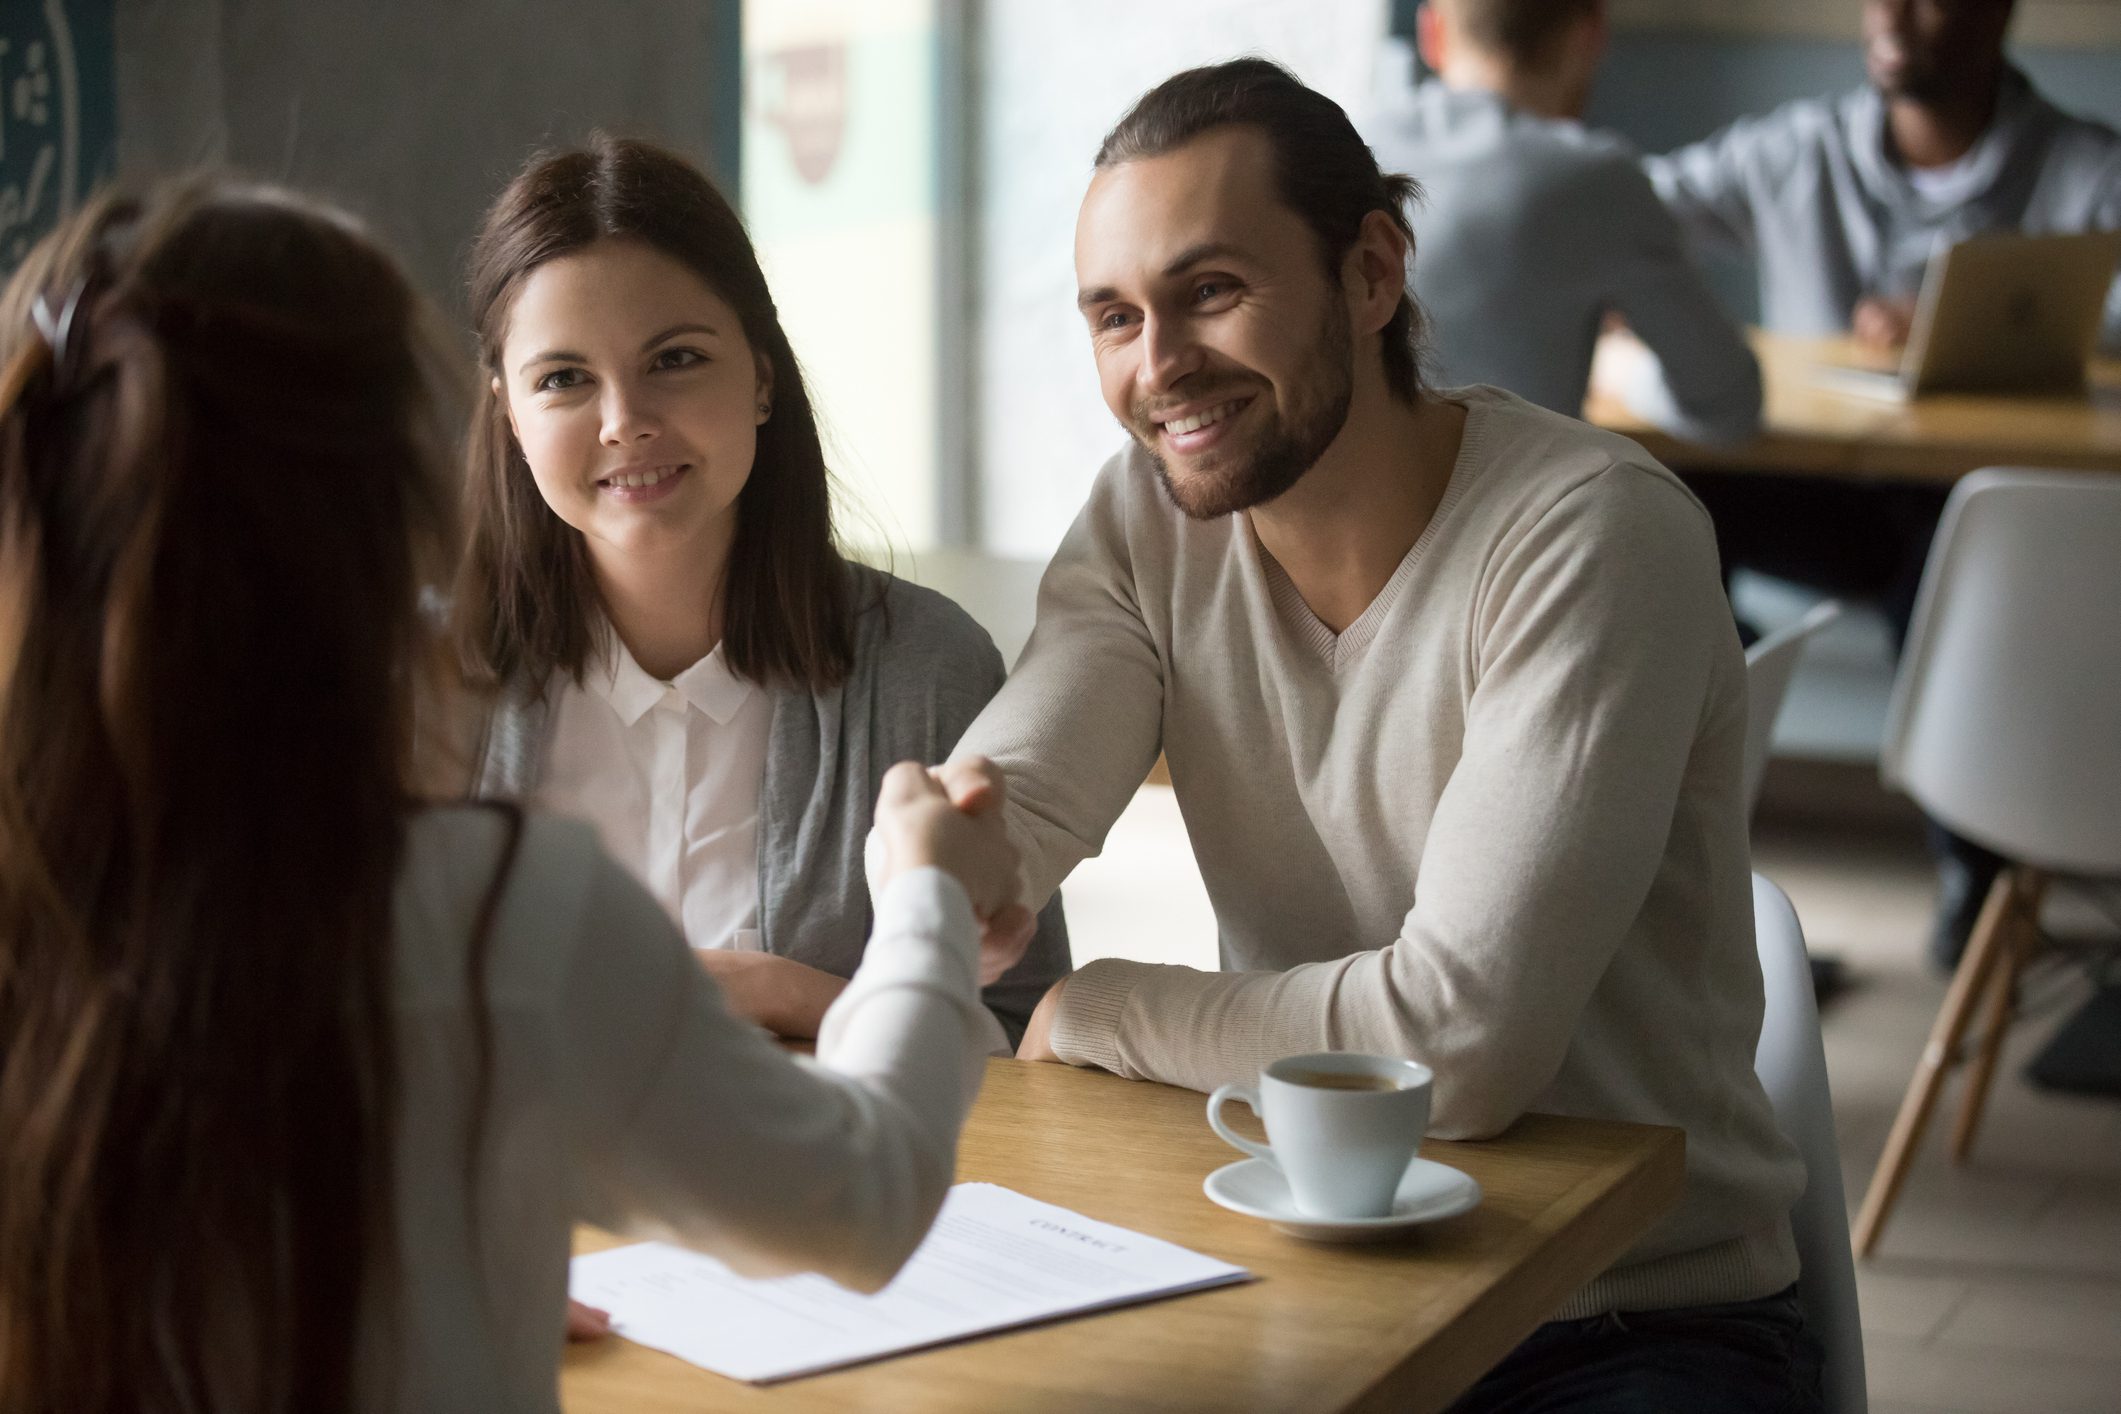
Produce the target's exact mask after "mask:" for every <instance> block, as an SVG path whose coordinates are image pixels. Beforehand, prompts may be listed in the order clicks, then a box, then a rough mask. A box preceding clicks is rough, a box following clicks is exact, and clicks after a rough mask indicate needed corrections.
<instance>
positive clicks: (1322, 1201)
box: [1208, 1051, 1436, 1218]
mask: <svg viewBox="0 0 2121 1414" xmlns="http://www.w3.org/2000/svg"><path fill="white" fill-rule="evenodd" d="M1435 1080H1436V1077H1435V1074H1434V1073H1433V1072H1432V1071H1430V1069H1429V1068H1428V1067H1427V1066H1425V1065H1423V1064H1422V1063H1421V1062H1419V1061H1410V1060H1401V1059H1399V1058H1398V1057H1396V1056H1371V1055H1363V1054H1362V1053H1360V1052H1357V1051H1318V1052H1314V1053H1312V1054H1310V1055H1302V1056H1284V1057H1282V1058H1281V1059H1280V1060H1278V1061H1275V1062H1274V1063H1273V1064H1272V1065H1269V1066H1268V1067H1267V1068H1266V1069H1265V1070H1262V1071H1261V1072H1260V1073H1259V1084H1258V1086H1257V1087H1254V1086H1251V1085H1225V1086H1223V1087H1221V1088H1220V1089H1218V1090H1217V1091H1216V1092H1215V1093H1214V1094H1212V1095H1210V1096H1209V1097H1208V1123H1209V1124H1210V1125H1211V1126H1213V1128H1214V1130H1215V1132H1216V1133H1217V1134H1219V1135H1221V1136H1222V1138H1223V1139H1224V1141H1225V1142H1227V1143H1229V1144H1231V1145H1233V1146H1234V1147H1236V1148H1238V1149H1242V1150H1243V1151H1244V1152H1245V1153H1247V1154H1250V1155H1252V1156H1253V1157H1255V1158H1259V1159H1264V1160H1266V1161H1267V1162H1268V1163H1270V1164H1272V1165H1274V1166H1275V1167H1276V1168H1277V1169H1280V1170H1281V1173H1282V1177H1283V1178H1285V1179H1286V1180H1287V1181H1288V1184H1289V1195H1290V1197H1291V1198H1292V1199H1294V1200H1295V1203H1296V1208H1297V1211H1298V1212H1300V1213H1302V1214H1303V1215H1304V1216H1305V1217H1312V1218H1381V1217H1384V1216H1386V1215H1387V1214H1389V1213H1390V1212H1391V1211H1392V1197H1393V1195H1394V1194H1395V1193H1396V1192H1397V1191H1398V1189H1399V1181H1400V1179H1402V1178H1404V1177H1405V1176H1406V1172H1407V1166H1408V1165H1409V1164H1411V1163H1412V1162H1413V1161H1414V1155H1415V1154H1416V1153H1417V1152H1418V1151H1419V1150H1420V1149H1421V1137H1422V1135H1423V1134H1424V1133H1425V1132H1427V1130H1428V1127H1429V1100H1430V1094H1431V1091H1432V1090H1433V1089H1434V1086H1435ZM1231 1100H1241V1101H1243V1102H1244V1103H1245V1104H1246V1105H1248V1106H1250V1107H1251V1109H1252V1112H1253V1113H1254V1114H1256V1115H1258V1116H1259V1117H1260V1118H1261V1119H1262V1120H1264V1121H1265V1122H1266V1126H1267V1139H1268V1141H1269V1142H1268V1143H1266V1144H1256V1143H1254V1142H1253V1141H1252V1140H1250V1139H1247V1138H1245V1137H1244V1136H1243V1135H1241V1134H1236V1133H1233V1132H1232V1131H1231V1129H1230V1127H1229V1126H1228V1125H1226V1124H1224V1123H1223V1118H1222V1107H1223V1106H1224V1105H1225V1104H1226V1103H1228V1102H1229V1101H1231Z"/></svg>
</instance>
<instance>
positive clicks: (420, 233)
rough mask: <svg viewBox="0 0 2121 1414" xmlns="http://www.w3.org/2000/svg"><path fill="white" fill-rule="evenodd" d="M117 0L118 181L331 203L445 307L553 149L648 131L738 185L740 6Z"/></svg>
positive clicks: (455, 301) (729, 1)
mask: <svg viewBox="0 0 2121 1414" xmlns="http://www.w3.org/2000/svg"><path fill="white" fill-rule="evenodd" d="M9 3H15V0H9ZM116 4H117V25H116V31H117V50H118V62H117V78H118V157H119V164H120V169H121V171H122V172H123V173H125V174H126V175H127V176H141V175H159V174H161V173H165V172H170V171H176V170H182V169H185V168H187V167H191V166H195V165H198V164H201V163H206V164H212V165H221V166H228V167H232V168H235V169H236V170H238V171H241V172H244V173H247V174H249V175H252V176H257V177H261V178H266V179H270V180H274V181H281V182H286V183H289V184H291V185H294V186H297V187H302V188H305V189H308V190H313V191H316V192H320V193H322V194H325V195H328V196H331V197H333V198H335V199H337V200H339V201H341V202H343V203H344V204H346V205H347V206H349V207H351V208H353V209H354V210H355V211H356V212H358V213H359V214H361V215H362V216H364V217H366V218H367V219H368V220H369V221H370V222H372V223H373V224H374V225H375V227H376V228H377V230H378V231H379V232H380V233H381V234H382V235H383V237H384V238H385V239H386V240H387V241H388V242H389V243H390V244H391V245H392V246H393V247H394V248H395V249H396V250H397V251H398V252H399V253H400V255H401V256H402V257H403V258H404V259H405V261H406V263H407V264H408V265H409V266H410V268H411V269H412V271H413V274H414V277H415V278H416V279H417V280H418V281H419V282H420V283H421V284H422V285H423V286H424V287H425V288H426V289H427V291H428V293H429V295H430V296H432V297H433V298H435V299H436V300H437V301H439V302H440V303H441V304H442V305H443V307H444V308H446V309H450V310H455V309H457V308H459V307H460V306H461V298H460V296H459V291H458V287H459V284H460V281H461V269H460V266H461V262H462V257H463V252H464V250H465V247H466V245H467V244H468V242H469V240H470V237H471V235H472V232H473V230H474V228H475V226H476V223H477V221H478V218H479V215H480V213H481V212H482V211H483V210H484V208H485V206H486V204H487V203H488V202H489V201H491V200H492V198H493V195H494V194H495V192H496V191H498V190H499V188H500V187H501V185H502V184H503V183H504V182H505V181H506V180H507V179H508V177H509V176H510V175H511V174H512V173H513V172H514V171H515V170H516V169H517V168H518V167H519V166H521V164H522V162H523V159H524V158H525V157H526V156H528V155H529V154H530V152H531V151H533V150H534V149H536V148H538V147H540V146H547V145H553V144H565V143H571V142H577V141H579V140H581V139H582V138H583V137H585V136H586V135H587V134H588V133H589V132H590V131H591V130H592V129H595V128H598V127H603V128H607V129H610V130H613V131H618V132H624V133H629V134H637V135H641V136H645V137H650V138H654V139H656V140H658V141H661V142H664V143H667V144H669V145H670V146H672V147H675V148H677V149H679V150H680V151H683V152H685V153H686V154H688V155H689V156H691V157H692V158H693V159H694V160H696V161H698V162H700V163H701V164H702V165H704V166H706V167H708V168H709V169H710V170H715V171H717V174H718V176H720V177H721V178H722V180H723V181H724V182H725V183H727V184H728V185H729V187H730V189H731V190H732V191H733V190H734V178H735V171H734V152H735V146H734V144H735V134H736V129H737V122H736V119H737V115H738V112H739V108H738V103H737V97H736V95H737V93H738V91H739V87H740V85H739V74H740V58H739V45H738V36H739V32H740V23H741V21H740V16H741V7H740V5H739V4H738V0H628V3H626V4H623V5H593V6H586V7H585V6H584V5H582V4H580V3H578V0H447V3H437V0H364V3H362V4H359V5H344V4H323V3H315V0H184V3H182V4H170V3H164V0H116Z"/></svg>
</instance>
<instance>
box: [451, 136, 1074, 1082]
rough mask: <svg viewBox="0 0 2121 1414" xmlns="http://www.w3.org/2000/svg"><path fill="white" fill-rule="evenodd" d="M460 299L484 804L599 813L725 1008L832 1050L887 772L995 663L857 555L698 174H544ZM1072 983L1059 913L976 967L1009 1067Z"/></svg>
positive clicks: (935, 755) (623, 169) (759, 307)
mask: <svg viewBox="0 0 2121 1414" xmlns="http://www.w3.org/2000/svg"><path fill="white" fill-rule="evenodd" d="M470 286H471V291H470V293H471V315H472V320H473V323H474V325H475V327H476V329H477V332H478V338H479V347H480V351H481V357H482V361H483V363H484V365H485V370H486V373H487V377H488V384H489V389H490V393H491V397H490V399H488V400H487V402H486V405H485V406H484V407H482V408H480V409H479V410H478V411H476V412H475V413H474V416H473V424H472V431H471V451H470V469H469V486H468V490H469V496H470V516H469V519H470V536H471V540H470V551H469V553H468V555H467V556H466V558H465V562H464V566H463V572H462V577H461V578H460V580H459V582H458V586H457V593H456V598H455V602H456V606H457V614H458V632H459V643H460V650H461V652H462V655H463V658H464V660H465V663H466V666H467V669H468V671H469V675H470V677H471V679H472V681H473V682H474V683H475V684H476V685H477V686H479V687H481V688H482V689H485V690H486V691H487V692H489V693H490V694H492V701H493V703H494V705H493V708H492V711H491V713H490V715H489V716H488V718H487V720H486V722H485V727H484V731H483V733H482V734H481V736H480V740H479V742H478V745H477V746H476V747H475V748H474V750H473V753H472V754H473V758H474V781H473V793H474V794H476V795H480V796H488V797H492V796H501V797H507V798H514V799H521V800H526V801H531V802H535V803H536V804H538V805H539V806H541V807H545V808H549V809H553V810H556V811H560V812H562V813H566V814H571V815H575V816H578V817H580V818H583V819H586V820H589V821H590V822H591V823H593V824H594V825H595V826H596V827H597V831H598V833H599V835H600V836H601V837H602V839H603V842H604V845H605V848H607V849H608V850H610V851H611V852H612V854H613V856H614V857H615V858H617V859H619V860H620V861H621V862H622V863H624V864H625V865H626V866H627V867H628V868H629V869H631V870H632V871H633V872H634V874H635V876H636V877H637V878H639V879H640V880H641V881H642V882H643V883H644V884H645V885H646V886H647V887H648V889H649V891H650V892H651V893H653V894H654V895H655V896H656V898H657V899H658V900H659V901H660V902H661V903H662V904H663V907H664V908H665V910H666V911H668V912H669V913H670V915H671V916H672V917H673V918H674V919H676V920H678V922H679V924H680V926H681V927H682V928H683V930H684V933H685V936H686V938H687V940H688V941H690V942H691V943H692V945H693V946H694V947H695V948H696V949H698V950H699V957H700V960H701V963H702V964H703V965H704V966H706V967H707V968H708V970H709V971H711V972H713V973H714V975H715V976H716V977H717V979H718V980H720V981H721V983H722V984H723V986H724V988H725V989H726V991H727V993H728V995H729V997H730V1002H731V1005H732V1006H733V1007H734V1008H735V1009H736V1010H738V1011H739V1012H741V1013H743V1014H744V1015H747V1016H749V1017H751V1018H752V1019H754V1020H756V1021H759V1022H760V1023H762V1024H764V1025H766V1026H767V1027H769V1028H771V1029H772V1030H774V1031H776V1032H778V1033H779V1034H781V1035H784V1036H796V1037H802V1036H810V1035H814V1034H816V1027H817V1023H818V1019H819V1017H820V1016H821V1015H822V1014H823V1012H824V1009H825V1007H826V1006H827V1005H829V1004H830V1002H831V1000H832V998H833V997H834V996H836V995H837V994H838V991H839V989H840V988H841V987H842V986H844V985H845V982H844V980H843V979H844V978H845V977H847V976H848V975H849V974H850V973H851V972H852V971H853V969H854V966H855V963H856V962H857V961H858V960H859V959H860V957H861V949H862V941H863V939H864V938H865V937H866V936H867V934H868V913H867V899H866V895H865V893H864V890H863V888H862V871H861V858H862V841H863V837H864V835H865V833H866V832H867V830H868V828H869V807H870V802H871V801H872V800H874V799H875V798H876V791H877V785H878V782H879V780H880V779H881V776H882V773H883V771H884V770H885V768H886V767H888V766H889V765H890V764H891V763H892V762H894V761H898V760H903V759H907V758H917V759H920V760H924V761H940V760H942V759H943V758H944V757H945V756H947V755H948V754H949V752H950V749H951V748H952V747H953V746H955V745H956V743H957V739H958V737H959V736H960V735H961V734H962V733H963V731H964V729H965V727H966V726H967V725H969V724H970V723H971V721H972V718H973V717H974V716H976V715H977V714H978V712H979V709H980V708H981V707H982V706H984V705H985V703H986V701H987V699H988V698H989V697H991V696H992V695H993V694H994V692H995V690H996V689H997V688H998V687H999V686H1000V685H1001V681H1002V663H1001V658H1000V655H999V654H997V653H996V652H995V650H994V645H993V644H992V642H991V641H989V639H988V638H987V635H986V634H985V632H984V631H982V630H981V629H980V628H979V627H978V626H977V625H976V624H974V623H973V622H972V620H971V619H970V618H969V617H967V616H966V615H965V613H964V612H963V611H962V610H960V609H959V608H958V607H957V606H956V605H955V604H952V603H951V602H950V601H949V600H947V599H945V598H943V597H942V596H941V595H938V594H935V593H933V592H932V591H929V590H926V589H922V588H919V587H917V586H915V585H911V584H908V583H905V582H904V581H901V580H897V579H895V578H893V577H892V576H890V575H887V574H883V573H881V572H879V571H876V570H873V569H869V568H866V567H863V566H858V565H853V564H850V563H849V562H847V561H846V560H844V559H843V558H842V557H841V555H840V553H839V550H838V549H837V547H836V546H835V544H834V539H833V530H832V518H831V502H830V495H829V488H828V484H827V482H828V478H827V473H826V467H825V459H824V453H823V450H822V448H821V446H820V442H819V436H818V427H817V421H816V418H815V415H814V413H813V411H812V408H811V404H810V398H809V394H808V391H807V390H806V388H805V386H804V381H803V376H802V370H801V369H800V368H799V367H798V366H797V364H796V360H795V355H794V352H793V350H791V349H790V347H789V344H788V338H787V335H786V334H785V333H784V332H783V331H782V328H781V323H780V317H779V314H778V312H777V311H776V309H775V306H774V303H773V297H772V294H771V292H770V291H769V290H768V289H767V286H766V280H765V276H764V274H763V272H762V271H761V270H760V268H759V263H758V257H757V255H756V254H755V253H754V252H753V250H752V248H751V243H750V240H749V239H748V237H747V236H746V235H745V233H744V228H743V223H742V222H741V221H740V220H739V219H738V217H737V214H736V212H735V211H734V210H733V209H731V207H730V205H729V203H728V202H727V201H725V200H724V199H723V198H722V196H721V194H720V193H719V192H717V191H716V190H715V188H714V186H713V184H712V183H711V182H709V181H708V180H707V178H706V177H705V176H704V175H703V174H701V173H700V172H699V170H698V169H696V168H695V167H693V166H692V165H691V164H690V163H688V162H686V161H685V160H684V159H683V158H681V157H678V156H676V155H675V154H673V153H670V152H667V151H664V150H663V149H661V148H657V147H654V146H652V145H650V144H647V143H642V142H635V141H628V140H620V139H613V138H608V137H598V138H596V139H594V140H593V141H592V142H591V143H590V145H589V146H588V147H586V148H584V149H581V150H577V151H570V152H562V153H558V154H548V155H541V156H539V157H536V158H534V159H532V161H531V162H530V164H529V165H528V166H527V167H525V168H524V170H523V171H522V173H521V174H519V175H518V176H517V177H516V178H515V180H514V181H512V182H510V183H509V185H508V187H507V189H506V190H504V191H503V192H502V193H501V195H500V197H499V198H498V199H497V200H496V201H495V202H494V205H493V207H492V209H491V210H490V211H489V212H488V213H487V216H486V220H485V223H484V226H483V227H482V229H481V231H480V233H479V236H478V240H477V242H476V244H475V246H474V248H473V252H472V258H471V280H470ZM1017 945H1018V946H1020V945H1021V943H1020V940H1019V941H1018V943H1017ZM990 956H992V957H994V958H996V959H1000V960H1007V959H1008V958H1010V957H1012V956H1014V953H1013V951H1012V950H1011V949H1010V948H1008V947H998V948H996V949H993V950H992V951H991V953H990ZM1067 968H1068V945H1067V936H1066V933H1065V931H1064V927H1063V925H1062V921H1061V914H1060V904H1059V901H1058V900H1057V899H1056V900H1055V901H1054V902H1053V903H1052V904H1051V905H1050V906H1049V907H1048V909H1047V911H1046V913H1045V914H1044V915H1043V917H1042V918H1041V920H1040V923H1039V929H1038V935H1037V937H1036V939H1035V940H1033V941H1032V943H1031V945H1030V951H1029V953H1028V954H1027V955H1025V956H1024V958H1023V960H1022V962H1021V963H1019V964H1018V965H1017V966H1016V967H1015V968H1014V970H1013V971H1011V972H1010V973H1009V974H1008V975H1007V976H1006V977H1001V978H1000V979H999V980H997V979H996V977H994V976H989V977H986V978H985V979H984V980H986V981H987V982H989V983H990V984H991V985H989V986H988V987H987V989H986V991H985V994H984V995H985V999H986V1002H987V1005H988V1007H989V1008H990V1009H991V1010H992V1012H993V1013H994V1015H995V1017H996V1019H997V1023H998V1024H997V1025H996V1027H995V1028H994V1032H993V1035H992V1044H993V1047H994V1048H995V1049H997V1050H1006V1049H1009V1048H1011V1047H1013V1046H1014V1044H1015V1042H1016V1040H1017V1038H1018V1037H1019V1036H1021V1035H1022V1032H1023V1027H1024V1023H1025V1022H1026V1021H1027V1020H1028V1019H1029V1017H1030V1013H1031V1009H1032V1007H1033V1006H1035V1005H1036V1004H1037V1002H1038V999H1039V998H1040V997H1041V996H1043V995H1044V993H1045V990H1046V988H1047V987H1048V986H1050V985H1051V984H1052V983H1053V982H1054V981H1055V980H1056V979H1057V978H1058V977H1059V976H1060V975H1061V974H1062V973H1064V972H1065V971H1066V970H1067Z"/></svg>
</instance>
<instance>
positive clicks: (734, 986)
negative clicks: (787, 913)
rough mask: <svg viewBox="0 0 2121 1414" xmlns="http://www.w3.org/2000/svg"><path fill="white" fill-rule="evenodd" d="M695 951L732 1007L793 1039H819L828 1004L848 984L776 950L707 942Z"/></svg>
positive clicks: (730, 1007)
mask: <svg viewBox="0 0 2121 1414" xmlns="http://www.w3.org/2000/svg"><path fill="white" fill-rule="evenodd" d="M693 956H695V957H697V958H698V959H699V960H700V966H701V967H703V968H705V969H706V972H707V975H708V976H709V977H712V978H713V979H714V980H715V982H716V983H717V984H719V985H720V987H721V989H722V998H723V1000H724V1001H726V1002H727V1003H728V1005H729V1009H730V1010H731V1011H733V1012H735V1013H736V1014H737V1015H738V1016H741V1017H743V1018H744V1019H745V1020H746V1021H750V1022H753V1023H755V1024H757V1025H759V1026H763V1027H765V1028H766V1029H767V1030H768V1031H771V1032H772V1033H773V1034H774V1035H776V1036H785V1037H788V1038H791V1039H793V1040H798V1041H809V1040H814V1039H816V1037H817V1033H818V1028H819V1027H820V1026H822V1025H823V1024H824V1022H825V1009H826V1008H827V1007H830V1006H831V1005H832V1004H833V1002H835V1001H837V1000H838V999H839V995H840V993H841V992H844V991H845V990H847V979H846V978H844V977H835V976H833V975H832V974H831V973H830V972H823V971H820V970H819V969H817V968H815V967H811V966H809V965H808V964H806V963H801V962H797V961H796V960H795V959H794V958H790V957H776V956H775V955H774V954H772V953H766V952H731V951H729V950H728V949H726V948H702V949H701V950H699V951H698V952H696V953H694V954H693Z"/></svg>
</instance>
